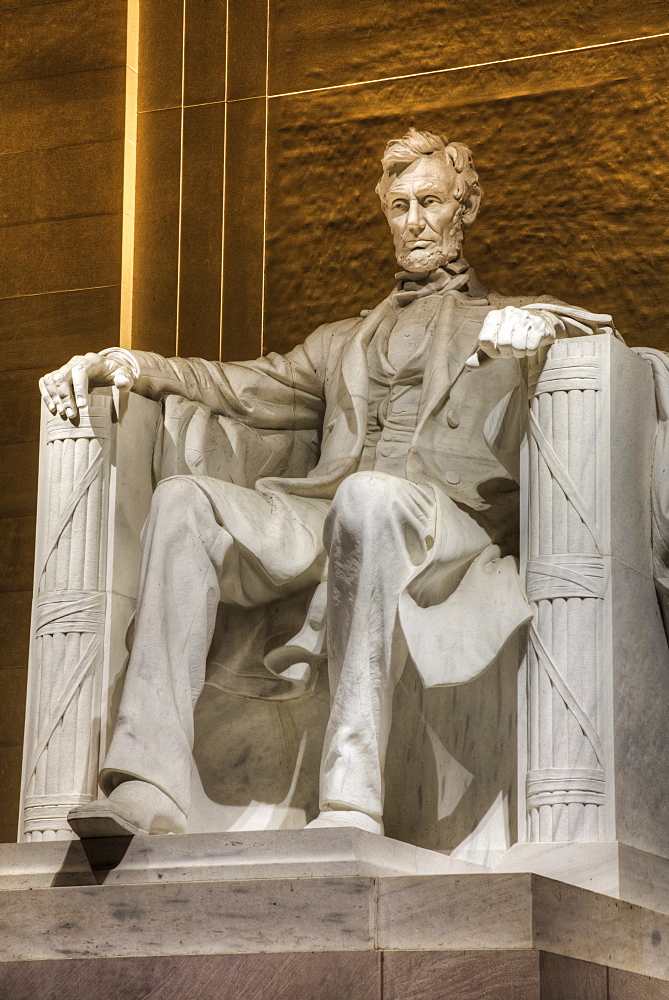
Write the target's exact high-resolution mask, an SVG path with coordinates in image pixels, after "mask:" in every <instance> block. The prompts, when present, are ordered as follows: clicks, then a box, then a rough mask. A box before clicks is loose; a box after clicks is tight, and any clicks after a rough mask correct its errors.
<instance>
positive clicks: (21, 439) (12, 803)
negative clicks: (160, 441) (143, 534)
mask: <svg viewBox="0 0 669 1000" xmlns="http://www.w3.org/2000/svg"><path fill="white" fill-rule="evenodd" d="M126 41H127V5H126V2H125V0H105V2H104V3H102V4H100V3H97V2H96V0H60V2H56V3H37V2H27V0H24V2H22V3H20V2H18V0H14V2H12V0H3V2H2V3H1V4H0V108H2V112H1V113H0V685H1V688H2V690H1V694H0V839H2V840H15V839H16V826H17V815H18V794H19V780H20V773H21V750H22V748H21V743H22V738H23V717H24V704H25V683H26V672H27V661H28V636H29V625H30V600H31V591H32V566H33V548H34V543H35V506H36V495H37V494H36V486H37V438H38V433H39V396H38V392H37V379H38V377H39V376H40V375H41V374H43V373H44V372H45V371H47V370H48V369H49V368H53V367H55V366H56V365H59V364H62V361H63V359H64V358H68V357H70V356H71V355H72V354H75V353H81V352H85V351H88V350H90V349H91V348H92V346H93V345H94V344H100V343H101V342H103V341H104V342H105V343H110V344H112V343H117V342H118V336H119V324H120V311H121V246H122V231H123V172H124V145H125V143H126V122H125V103H126V77H127V76H128V75H131V73H132V69H130V68H128V67H127V66H126V59H127V51H126Z"/></svg>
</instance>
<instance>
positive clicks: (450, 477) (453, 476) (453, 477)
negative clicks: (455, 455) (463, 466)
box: [444, 472, 460, 486]
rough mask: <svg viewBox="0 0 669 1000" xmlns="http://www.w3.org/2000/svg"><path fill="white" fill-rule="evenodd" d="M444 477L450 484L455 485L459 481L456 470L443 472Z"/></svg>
mask: <svg viewBox="0 0 669 1000" xmlns="http://www.w3.org/2000/svg"><path fill="white" fill-rule="evenodd" d="M444 479H445V480H446V482H447V483H449V484H450V485H451V486H457V485H458V483H459V482H460V476H459V475H458V474H457V472H446V473H444Z"/></svg>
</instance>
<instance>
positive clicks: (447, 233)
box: [385, 154, 463, 275]
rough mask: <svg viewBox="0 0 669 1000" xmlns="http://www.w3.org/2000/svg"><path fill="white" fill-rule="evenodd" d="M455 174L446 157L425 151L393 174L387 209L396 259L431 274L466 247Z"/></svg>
mask: <svg viewBox="0 0 669 1000" xmlns="http://www.w3.org/2000/svg"><path fill="white" fill-rule="evenodd" d="M455 179H456V174H455V170H454V168H453V167H452V166H451V164H450V163H449V162H448V161H447V160H446V159H445V157H443V156H439V155H436V154H434V155H432V156H421V157H419V158H418V159H417V160H414V162H413V163H412V164H410V166H408V167H407V168H406V170H403V171H402V173H401V174H400V175H399V176H398V177H396V178H395V180H394V181H393V183H392V185H391V186H390V188H389V189H388V191H387V193H386V196H385V208H386V215H387V218H388V223H389V225H390V231H391V232H392V234H393V241H394V243H395V255H396V257H397V263H398V264H399V265H400V267H402V268H404V270H405V271H410V272H411V273H415V274H423V275H424V274H427V273H428V272H429V271H432V270H434V268H436V267H442V266H443V265H444V264H447V263H448V262H449V261H451V260H457V258H458V257H459V256H460V251H461V249H462V241H463V235H462V222H461V218H460V216H461V212H462V206H461V205H460V202H459V201H456V199H455V198H454V197H453V191H454V188H455Z"/></svg>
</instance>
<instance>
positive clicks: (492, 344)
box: [479, 306, 562, 358]
mask: <svg viewBox="0 0 669 1000" xmlns="http://www.w3.org/2000/svg"><path fill="white" fill-rule="evenodd" d="M561 325H562V324H561V322H560V320H559V318H558V317H557V316H552V315H551V314H550V313H548V312H541V311H539V312H535V311H532V312H530V311H529V310H528V309H517V308H516V307H515V306H506V307H505V308H504V309H493V310H492V312H489V313H488V315H487V316H486V318H485V320H484V322H483V326H482V327H481V332H480V334H479V348H480V350H482V351H484V352H485V354H487V355H488V357H489V358H524V357H526V356H527V355H529V354H536V353H537V351H538V350H540V349H541V348H542V347H548V346H549V345H550V344H552V343H553V341H554V340H555V338H556V336H557V331H558V328H560V326H561Z"/></svg>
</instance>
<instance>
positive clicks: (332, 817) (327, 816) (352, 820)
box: [305, 809, 383, 836]
mask: <svg viewBox="0 0 669 1000" xmlns="http://www.w3.org/2000/svg"><path fill="white" fill-rule="evenodd" d="M335 827H340V828H341V827H349V828H351V827H353V828H354V829H356V830H364V831H365V832H366V833H378V834H380V835H381V836H383V822H382V821H381V820H378V819H374V818H373V817H372V816H368V815H367V813H364V812H359V811H358V810H357V809H324V810H323V811H322V812H321V814H320V816H317V817H316V819H312V821H311V823H307V825H306V826H305V830H325V829H333V828H335Z"/></svg>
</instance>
